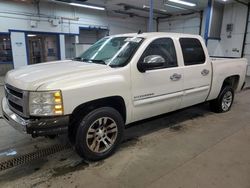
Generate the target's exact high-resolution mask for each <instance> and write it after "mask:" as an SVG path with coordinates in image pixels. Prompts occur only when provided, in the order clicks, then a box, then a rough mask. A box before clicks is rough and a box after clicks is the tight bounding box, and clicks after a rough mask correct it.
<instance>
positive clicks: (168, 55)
mask: <svg viewBox="0 0 250 188" xmlns="http://www.w3.org/2000/svg"><path fill="white" fill-rule="evenodd" d="M154 57H155V59H156V58H158V59H159V58H160V59H161V60H162V62H163V65H162V66H161V67H156V68H153V69H160V68H168V67H177V66H178V65H177V57H176V51H175V46H174V43H173V40H172V39H171V38H159V39H156V40H154V41H153V42H151V43H150V44H149V45H148V47H147V48H146V50H145V51H144V52H143V54H142V56H141V58H140V61H139V62H143V61H145V60H146V59H148V58H154ZM155 62H156V63H157V61H155ZM152 63H154V61H152Z"/></svg>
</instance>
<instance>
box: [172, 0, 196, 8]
mask: <svg viewBox="0 0 250 188" xmlns="http://www.w3.org/2000/svg"><path fill="white" fill-rule="evenodd" d="M168 1H169V2H173V3H178V4H182V5H186V6H190V7H195V6H196V4H195V3H190V2H187V1H182V0H168Z"/></svg>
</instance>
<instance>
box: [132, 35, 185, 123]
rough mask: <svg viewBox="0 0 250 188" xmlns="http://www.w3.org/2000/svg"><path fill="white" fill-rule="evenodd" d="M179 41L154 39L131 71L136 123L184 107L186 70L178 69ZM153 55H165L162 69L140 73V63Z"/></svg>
mask: <svg viewBox="0 0 250 188" xmlns="http://www.w3.org/2000/svg"><path fill="white" fill-rule="evenodd" d="M175 42H176V41H173V39H172V38H157V39H152V40H151V41H149V43H148V44H147V45H146V47H145V49H144V50H143V52H142V55H141V56H140V59H139V61H138V62H136V63H134V64H133V66H132V68H131V77H132V80H131V85H132V101H133V121H137V120H141V119H145V118H149V117H152V116H156V115H159V114H163V113H166V112H169V111H173V110H176V109H178V108H179V107H180V102H181V97H182V94H183V91H182V84H183V78H182V70H181V69H180V68H179V67H178V60H177V55H176V50H175V49H176V47H175V46H176V45H175ZM150 56H161V57H162V58H164V60H165V63H164V65H163V66H162V67H158V68H154V69H152V70H146V72H140V71H139V70H138V68H137V65H138V63H140V62H142V61H144V60H145V59H146V58H147V57H150Z"/></svg>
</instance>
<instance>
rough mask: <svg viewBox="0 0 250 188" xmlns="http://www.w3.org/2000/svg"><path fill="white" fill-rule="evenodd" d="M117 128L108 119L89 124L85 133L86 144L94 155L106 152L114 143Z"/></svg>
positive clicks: (103, 118) (114, 123)
mask: <svg viewBox="0 0 250 188" xmlns="http://www.w3.org/2000/svg"><path fill="white" fill-rule="evenodd" d="M117 134H118V128H117V124H116V122H115V121H114V120H113V119H112V118H110V117H101V118H99V119H97V120H96V121H94V123H92V124H91V126H90V127H89V129H88V131H87V137H86V143H87V146H88V148H89V149H90V150H91V151H92V152H95V153H103V152H106V151H108V150H109V149H110V148H111V147H112V146H113V144H114V143H115V141H116V138H117Z"/></svg>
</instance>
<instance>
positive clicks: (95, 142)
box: [75, 107, 124, 161]
mask: <svg viewBox="0 0 250 188" xmlns="http://www.w3.org/2000/svg"><path fill="white" fill-rule="evenodd" d="M123 131H124V121H123V118H122V117H121V115H120V113H119V112H118V111H117V110H115V109H114V108H110V107H103V108H99V109H96V110H94V111H92V112H90V113H89V114H87V115H86V116H85V117H83V118H82V119H81V120H80V121H79V126H78V129H77V134H76V143H75V144H76V145H75V148H76V151H77V153H78V154H79V155H80V156H81V157H83V158H85V159H87V160H91V161H97V160H101V159H104V158H107V157H108V156H110V155H111V154H112V153H113V152H114V151H115V149H116V148H117V146H118V145H119V143H120V141H121V139H122V135H123Z"/></svg>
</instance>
